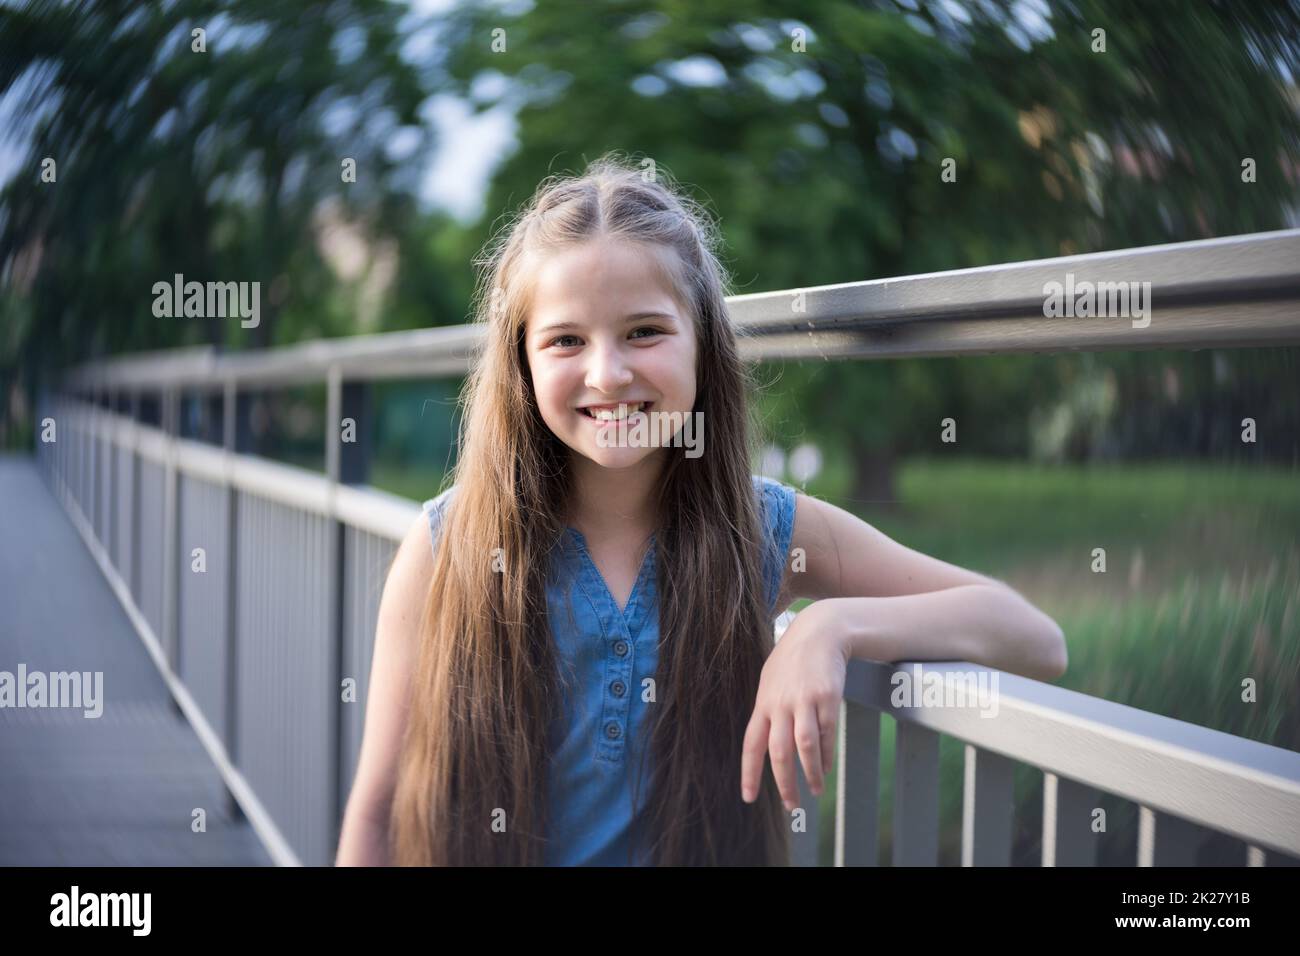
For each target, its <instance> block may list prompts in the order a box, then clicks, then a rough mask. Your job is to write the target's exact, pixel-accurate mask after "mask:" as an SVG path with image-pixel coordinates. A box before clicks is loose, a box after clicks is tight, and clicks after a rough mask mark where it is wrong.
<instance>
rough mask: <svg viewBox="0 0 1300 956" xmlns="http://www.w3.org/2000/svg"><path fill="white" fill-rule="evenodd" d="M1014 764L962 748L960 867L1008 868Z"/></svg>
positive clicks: (973, 749)
mask: <svg viewBox="0 0 1300 956" xmlns="http://www.w3.org/2000/svg"><path fill="white" fill-rule="evenodd" d="M1015 769H1016V765H1015V762H1014V761H1012V760H1008V759H1007V758H1006V757H1004V756H1002V755H1001V754H998V753H994V752H993V751H991V750H981V749H979V748H978V747H975V746H973V745H971V744H967V745H966V773H965V786H964V788H963V791H962V813H961V816H962V826H961V865H962V866H1010V865H1011V839H1012V832H1011V823H1012V812H1013V810H1014V809H1015V787H1014V783H1015Z"/></svg>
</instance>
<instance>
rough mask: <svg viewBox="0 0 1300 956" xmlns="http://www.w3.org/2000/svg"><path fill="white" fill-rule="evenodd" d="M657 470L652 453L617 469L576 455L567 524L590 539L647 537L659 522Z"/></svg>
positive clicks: (657, 464)
mask: <svg viewBox="0 0 1300 956" xmlns="http://www.w3.org/2000/svg"><path fill="white" fill-rule="evenodd" d="M575 458H576V456H575ZM660 473H661V463H660V462H659V461H658V460H657V456H653V455H652V456H650V457H647V458H646V459H644V460H643V461H641V462H639V463H637V464H636V465H635V466H633V467H631V468H620V469H614V468H604V467H602V466H600V465H597V464H596V463H595V462H592V461H590V460H589V459H586V458H576V461H575V462H574V465H573V502H572V505H571V507H570V509H569V524H570V525H572V526H573V527H574V528H576V529H577V530H578V531H580V532H581V533H582V535H583V537H585V538H587V539H589V540H591V539H595V540H604V541H608V540H611V539H617V538H625V537H629V536H631V537H636V538H638V539H640V538H645V537H648V536H649V535H650V534H652V533H653V532H654V531H655V530H656V529H657V528H658V525H659V516H658V514H657V512H656V499H657V497H658V488H659V480H660Z"/></svg>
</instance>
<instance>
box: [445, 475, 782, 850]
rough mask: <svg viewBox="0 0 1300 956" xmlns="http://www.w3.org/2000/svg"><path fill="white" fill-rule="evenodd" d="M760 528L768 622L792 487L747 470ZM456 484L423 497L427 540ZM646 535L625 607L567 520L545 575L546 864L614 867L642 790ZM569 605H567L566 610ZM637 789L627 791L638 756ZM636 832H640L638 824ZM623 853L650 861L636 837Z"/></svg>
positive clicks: (648, 612)
mask: <svg viewBox="0 0 1300 956" xmlns="http://www.w3.org/2000/svg"><path fill="white" fill-rule="evenodd" d="M753 480H754V489H755V493H756V494H758V495H759V496H760V500H761V504H762V510H761V514H762V517H763V527H764V532H765V539H764V540H765V548H764V553H763V561H762V566H763V582H764V587H765V588H766V597H767V605H768V608H769V611H770V614H769V616H770V617H771V618H772V620H775V619H776V616H777V613H778V612H779V611H780V610H783V609H781V608H777V607H776V601H777V596H778V592H779V591H780V587H781V579H782V574H783V572H784V569H785V562H786V557H787V554H788V552H789V550H790V535H791V531H792V529H793V527H794V509H795V492H794V489H793V488H791V487H789V486H788V485H784V484H781V483H780V482H777V481H774V480H772V479H770V478H767V477H764V476H760V475H755V476H753ZM455 491H456V488H455V486H452V487H451V488H449V489H447V490H446V491H445V492H443V493H442V494H441V495H439V496H438V497H437V498H434V499H432V500H430V501H426V502H425V503H424V511H425V514H426V515H428V518H429V531H430V537H431V539H432V540H433V541H434V542H435V546H436V541H437V534H438V527H439V525H440V523H441V520H442V515H443V511H444V509H445V507H446V505H447V502H448V500H449V498H450V497H452V496H453V494H454V493H455ZM653 544H654V539H653V538H651V542H650V545H649V546H648V550H647V553H646V557H645V559H644V561H643V562H642V565H641V570H640V573H639V574H638V575H637V579H636V583H635V585H634V586H633V588H632V595H631V597H630V598H629V599H628V603H627V607H626V608H624V609H623V610H622V611H620V610H619V609H618V605H617V604H616V603H615V601H614V598H613V596H612V595H611V594H610V592H609V589H608V588H607V587H606V585H605V581H604V579H603V578H602V577H601V576H600V572H599V571H598V570H597V569H596V565H595V563H594V562H593V561H592V559H591V555H590V553H589V552H588V551H587V542H586V540H585V539H584V538H583V536H582V533H581V532H579V531H578V530H577V529H576V528H567V529H566V530H565V532H564V537H563V541H562V547H560V548H559V549H558V550H557V552H555V554H556V558H555V564H554V565H553V567H552V568H551V572H550V574H549V575H548V582H547V586H546V601H547V613H548V616H549V620H550V625H551V632H552V634H553V636H554V638H555V642H556V649H555V651H556V658H557V662H558V665H559V668H560V676H561V681H562V686H563V687H564V693H563V699H564V719H563V721H562V722H560V723H558V724H556V725H554V726H552V727H551V728H550V734H551V746H552V751H551V752H552V754H553V759H552V762H551V764H550V768H549V775H548V777H549V779H548V786H547V789H548V797H549V800H550V805H549V806H550V816H549V826H550V829H549V832H548V834H547V844H548V845H547V849H546V853H545V858H544V862H545V864H546V865H548V866H624V865H626V864H627V863H628V861H629V856H628V851H629V847H630V846H631V843H632V839H633V833H632V823H633V819H634V818H639V819H641V820H644V817H638V815H640V814H643V813H644V811H645V803H646V801H647V799H648V797H649V786H650V772H651V769H650V759H649V755H648V754H647V753H645V750H646V747H645V745H646V744H647V743H648V741H646V740H644V739H643V738H644V737H645V735H646V733H648V730H647V717H648V714H649V709H650V707H651V706H653V704H652V703H651V702H649V697H650V690H649V688H650V687H651V686H652V685H650V684H648V683H646V682H647V681H648V679H650V678H653V677H654V676H655V670H656V665H657V664H658V650H659V620H658V614H657V613H656V611H657V609H658V601H657V598H656V594H655V548H654V546H653ZM570 612H572V613H570ZM643 757H644V758H645V765H644V767H643V768H642V769H641V776H642V779H641V783H640V791H639V793H637V794H635V800H634V794H633V787H634V782H635V777H636V775H637V767H638V762H639V761H641V760H642V758H643ZM640 830H641V832H640V833H638V834H637V836H638V838H640V837H641V836H642V835H643V834H644V830H645V826H644V823H643V824H642V826H641V828H640ZM637 842H638V846H636V847H634V848H633V849H634V851H635V855H634V856H633V858H632V859H633V861H634V862H636V863H638V864H642V865H644V864H647V863H649V862H650V859H649V853H648V851H647V849H646V848H645V847H644V846H643V845H641V844H643V843H644V840H642V839H638V841H637Z"/></svg>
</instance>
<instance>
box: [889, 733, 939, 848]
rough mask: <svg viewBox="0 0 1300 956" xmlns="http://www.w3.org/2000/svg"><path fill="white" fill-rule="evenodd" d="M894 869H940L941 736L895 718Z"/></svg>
mask: <svg viewBox="0 0 1300 956" xmlns="http://www.w3.org/2000/svg"><path fill="white" fill-rule="evenodd" d="M896 723H897V732H896V735H895V743H894V851H893V858H894V866H938V865H939V735H938V734H937V733H935V732H934V731H933V730H930V729H929V728H928V727H922V726H920V725H919V724H914V723H912V722H911V721H907V720H901V719H897V718H896Z"/></svg>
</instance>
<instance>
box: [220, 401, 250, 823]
mask: <svg viewBox="0 0 1300 956" xmlns="http://www.w3.org/2000/svg"><path fill="white" fill-rule="evenodd" d="M247 421H248V419H247V416H243V417H241V416H240V415H239V384H238V382H236V381H235V380H234V379H227V380H226V382H225V384H224V385H223V387H222V392H221V447H222V448H223V449H224V450H225V454H226V468H225V479H224V480H225V493H226V563H227V568H226V634H225V638H226V655H225V656H226V678H225V698H226V708H225V719H226V726H225V733H224V734H223V736H224V738H225V746H226V756H227V758H228V759H229V760H230V765H231V766H232V767H238V766H239V736H238V735H239V721H238V717H239V710H238V707H239V671H238V668H239V574H240V567H239V492H238V491H237V490H236V489H235V482H234V477H233V474H232V471H233V461H234V455H235V454H236V450H237V449H238V448H239V446H240V435H239V426H240V424H241V423H242V424H244V425H245V426H247ZM226 812H227V814H229V815H230V817H231V818H232V819H235V820H239V819H242V818H243V816H244V810H243V808H242V807H241V806H240V805H239V801H238V800H236V799H235V795H234V793H233V792H231V790H230V788H228V787H227V788H226Z"/></svg>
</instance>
